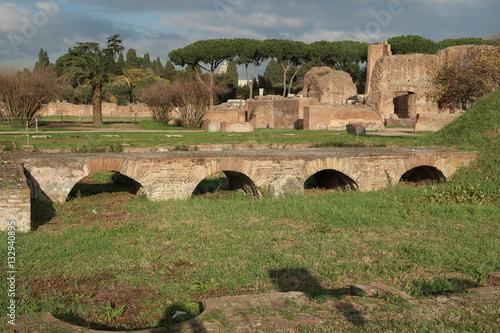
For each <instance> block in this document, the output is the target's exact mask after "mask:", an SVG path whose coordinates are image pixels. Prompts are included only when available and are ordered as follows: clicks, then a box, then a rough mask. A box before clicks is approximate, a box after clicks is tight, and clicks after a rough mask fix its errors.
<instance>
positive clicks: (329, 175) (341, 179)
mask: <svg viewBox="0 0 500 333" xmlns="http://www.w3.org/2000/svg"><path fill="white" fill-rule="evenodd" d="M304 188H305V189H306V190H308V189H321V190H340V191H352V190H357V189H358V184H356V182H355V181H354V180H352V178H350V177H349V176H347V175H345V174H343V173H342V172H339V171H336V170H331V169H328V170H322V171H320V172H317V173H315V174H314V175H312V176H311V177H309V178H308V179H307V180H306V182H305V183H304Z"/></svg>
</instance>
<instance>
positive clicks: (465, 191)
mask: <svg viewBox="0 0 500 333" xmlns="http://www.w3.org/2000/svg"><path fill="white" fill-rule="evenodd" d="M424 196H425V199H426V200H427V201H428V202H435V203H444V204H449V203H451V202H454V203H458V204H476V205H481V204H483V203H485V202H487V201H490V200H492V199H493V198H492V197H491V196H490V197H488V196H487V194H486V193H485V192H484V191H483V190H481V189H480V188H479V186H474V185H471V184H457V185H453V186H450V187H438V186H435V185H434V186H432V187H431V188H429V189H426V190H425V192H424Z"/></svg>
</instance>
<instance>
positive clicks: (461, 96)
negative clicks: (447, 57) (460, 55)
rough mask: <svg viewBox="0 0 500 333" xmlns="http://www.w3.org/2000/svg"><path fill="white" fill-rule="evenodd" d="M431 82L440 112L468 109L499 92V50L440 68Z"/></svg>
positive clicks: (492, 50)
mask: <svg viewBox="0 0 500 333" xmlns="http://www.w3.org/2000/svg"><path fill="white" fill-rule="evenodd" d="M432 82H433V83H434V85H435V86H436V91H435V96H436V100H437V102H438V105H439V107H440V108H450V109H455V108H460V109H462V110H466V109H468V107H469V106H470V104H471V103H472V102H474V101H476V100H478V99H479V98H481V97H484V96H485V95H487V94H489V93H491V92H493V91H495V90H498V89H500V47H495V48H491V49H489V50H483V51H481V52H477V53H474V54H473V55H471V56H470V57H466V58H464V59H462V60H460V61H457V62H455V63H452V64H450V65H448V66H444V67H442V68H439V69H438V70H437V72H436V74H435V75H434V76H433V78H432Z"/></svg>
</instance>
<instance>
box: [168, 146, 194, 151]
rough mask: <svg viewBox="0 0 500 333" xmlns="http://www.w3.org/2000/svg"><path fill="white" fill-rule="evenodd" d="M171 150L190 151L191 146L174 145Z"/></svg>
mask: <svg viewBox="0 0 500 333" xmlns="http://www.w3.org/2000/svg"><path fill="white" fill-rule="evenodd" d="M170 150H171V151H190V150H191V148H189V146H187V145H177V146H174V147H173V148H172V149H170Z"/></svg>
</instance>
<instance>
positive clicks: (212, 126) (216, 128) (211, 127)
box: [207, 123, 221, 133]
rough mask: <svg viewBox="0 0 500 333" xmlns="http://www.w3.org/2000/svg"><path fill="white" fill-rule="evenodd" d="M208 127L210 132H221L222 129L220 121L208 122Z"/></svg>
mask: <svg viewBox="0 0 500 333" xmlns="http://www.w3.org/2000/svg"><path fill="white" fill-rule="evenodd" d="M207 128H208V131H209V132H210V133H215V132H220V130H221V126H220V123H208V125H207Z"/></svg>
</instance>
